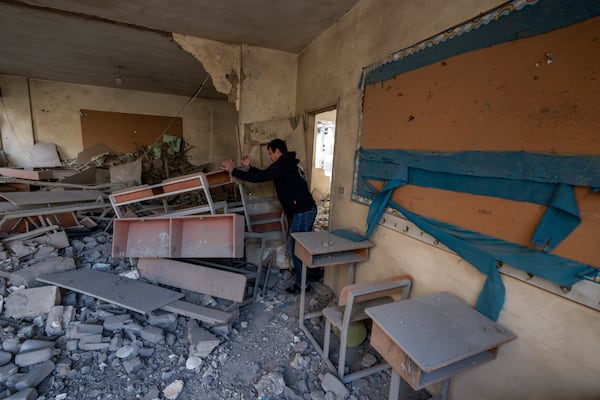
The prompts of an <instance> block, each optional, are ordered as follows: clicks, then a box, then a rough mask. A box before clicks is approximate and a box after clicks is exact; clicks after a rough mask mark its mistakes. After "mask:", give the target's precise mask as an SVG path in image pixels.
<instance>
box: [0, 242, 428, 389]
mask: <svg viewBox="0 0 600 400" xmlns="http://www.w3.org/2000/svg"><path fill="white" fill-rule="evenodd" d="M71 243H72V245H73V249H72V251H73V252H74V257H75V259H76V263H77V265H78V267H80V268H95V269H98V268H100V269H103V270H104V271H106V272H112V273H121V274H123V273H131V271H132V270H133V268H132V265H130V264H129V261H128V260H123V259H112V258H111V257H110V244H111V242H110V235H108V234H106V233H103V232H101V233H99V234H94V235H91V236H88V237H85V238H77V239H72V240H71ZM132 261H133V262H134V264H135V260H132ZM292 282H293V279H292V276H291V274H290V272H289V271H288V270H279V269H277V268H275V269H274V271H273V272H272V274H271V279H270V281H269V286H270V288H269V289H268V290H267V291H266V292H265V293H264V295H262V296H259V298H258V301H256V302H253V303H249V304H247V305H245V306H241V307H240V308H239V315H238V317H237V318H236V319H235V321H234V322H233V323H232V324H231V325H230V326H227V327H218V328H217V327H211V326H206V325H202V324H201V323H200V324H199V326H200V328H201V329H203V330H206V331H207V332H210V334H212V335H214V337H215V338H217V339H218V343H217V344H215V346H214V348H212V349H211V350H210V353H209V354H208V355H206V356H204V357H199V358H198V357H196V358H194V357H190V339H189V335H188V329H189V326H190V324H195V323H196V322H195V321H194V320H191V319H190V318H187V317H181V316H175V315H173V314H169V313H164V314H158V317H155V316H150V317H148V316H143V315H141V314H137V313H134V312H131V311H127V310H124V309H122V308H121V307H119V306H116V305H113V304H108V303H106V302H103V301H99V300H97V299H94V298H92V297H89V296H86V295H82V294H79V293H75V292H72V291H69V290H65V289H62V290H61V291H62V300H61V305H71V306H73V307H74V312H73V316H72V318H71V321H70V325H71V326H73V325H76V324H91V325H94V324H95V325H102V324H103V322H104V321H105V320H106V319H107V318H110V317H111V316H115V315H126V316H129V317H130V319H131V322H129V323H127V325H126V327H125V328H123V329H113V330H108V329H107V328H106V325H104V330H103V331H102V340H101V342H103V343H105V344H106V346H105V348H103V349H98V350H88V349H81V345H80V346H79V347H77V346H75V347H73V338H72V336H70V335H69V330H68V329H67V330H66V332H65V334H64V335H54V336H49V335H48V334H47V333H46V331H45V326H46V324H45V319H46V318H47V316H46V315H41V316H38V317H36V318H31V319H29V318H21V319H18V320H16V319H12V318H7V317H6V313H5V314H3V317H2V318H1V319H0V325H1V327H2V331H1V333H0V335H1V337H2V346H3V350H4V351H0V353H2V355H3V356H5V357H0V358H3V359H4V360H7V359H11V358H12V362H14V361H15V360H16V358H17V357H16V356H14V355H15V354H17V355H18V353H19V349H18V348H19V346H23V343H25V342H26V341H27V340H28V339H36V340H44V341H48V342H51V345H52V348H53V352H54V353H53V354H54V355H53V356H52V357H51V359H50V360H51V361H52V362H53V363H54V364H55V366H56V368H55V369H54V370H53V371H52V372H51V373H50V374H49V375H48V376H47V377H46V378H45V379H44V380H43V381H42V382H41V383H39V384H38V385H37V386H36V388H35V389H36V391H37V393H38V395H39V396H40V397H39V398H41V399H56V400H64V399H73V400H75V399H77V400H80V399H98V398H102V399H146V400H148V399H265V400H266V399H314V400H316V399H336V398H344V396H345V398H347V399H371V400H377V399H387V397H388V389H389V381H390V374H389V372H382V373H378V374H375V375H372V376H370V377H367V378H363V379H360V380H357V381H354V382H353V383H352V384H348V385H346V388H347V389H348V393H341V394H340V393H339V392H338V396H341V397H336V393H335V392H334V391H331V390H329V391H328V389H330V388H327V387H323V385H322V384H321V379H320V376H322V374H326V373H327V372H328V370H327V367H326V365H325V363H324V362H323V361H322V359H321V357H320V356H319V355H318V353H317V352H316V351H315V349H314V348H313V346H312V344H310V342H309V341H308V340H307V338H306V337H305V335H304V334H303V333H302V332H301V330H300V329H299V327H298V320H297V315H298V300H299V295H292V294H288V293H287V292H286V291H285V288H286V287H288V286H289V285H290V284H291V283H292ZM14 289H15V288H11V287H10V286H9V287H7V291H6V292H5V293H7V294H8V293H9V292H10V291H11V290H14ZM186 300H188V301H194V302H198V303H201V304H205V305H208V306H211V307H217V308H220V307H222V306H223V305H222V304H219V303H218V301H217V300H216V299H213V298H210V297H208V296H203V295H200V294H196V293H191V292H186ZM332 301H335V299H334V294H333V293H332V292H331V290H330V289H329V288H328V287H327V286H325V285H324V284H322V283H318V282H315V283H313V289H312V290H311V291H310V294H309V296H308V300H307V304H308V308H309V309H319V308H322V307H323V306H325V305H327V304H329V303H330V302H332ZM307 324H308V325H309V326H310V327H311V331H313V332H314V333H315V336H316V337H318V338H322V334H323V323H322V321H321V319H320V318H314V319H312V320H310V321H307ZM148 327H151V328H152V329H157V330H158V332H159V333H160V335H158V337H157V339H156V340H150V339H148V338H147V337H144V336H143V335H142V334H141V329H143V328H148ZM11 343H12V347H11V345H10V344H11ZM108 343H110V347H108ZM15 346H16V347H15ZM332 346H333V352H334V353H336V349H335V347H336V342H335V340H334V343H332ZM126 350H133V354H131V355H129V356H127V355H125V356H124V355H123V353H124V352H125V351H126ZM21 351H22V350H21ZM367 353H371V354H375V353H374V350H373V349H372V348H370V346H368V341H366V342H365V343H364V344H363V345H361V346H359V347H356V348H353V349H351V350H350V352H349V354H348V358H349V362H350V363H352V365H360V363H361V361H362V359H363V357H364V356H365V354H367ZM336 354H337V353H336ZM12 362H9V363H5V364H3V365H2V366H0V398H5V397H6V396H7V395H9V393H14V392H15V390H16V389H15V387H14V386H15V382H18V381H19V380H22V379H23V376H24V375H21V374H26V373H28V372H30V371H31V370H33V369H35V368H36V367H37V366H38V365H39V364H38V365H32V366H25V367H20V368H18V371H17V370H16V369H15V368H12V369H11V368H9V367H10V365H12ZM427 397H428V394H427V393H426V392H421V393H419V394H411V395H410V396H409V398H410V399H419V398H427Z"/></svg>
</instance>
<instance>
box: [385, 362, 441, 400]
mask: <svg viewBox="0 0 600 400" xmlns="http://www.w3.org/2000/svg"><path fill="white" fill-rule="evenodd" d="M400 382H402V378H401V377H400V374H398V373H397V372H396V371H394V369H393V368H392V380H391V381H390V394H389V396H388V399H389V400H399V396H400ZM449 389H450V378H447V379H445V380H444V381H443V382H442V390H440V393H438V394H437V395H435V396H434V397H432V398H431V399H430V400H447V399H448V391H449Z"/></svg>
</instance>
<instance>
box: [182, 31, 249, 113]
mask: <svg viewBox="0 0 600 400" xmlns="http://www.w3.org/2000/svg"><path fill="white" fill-rule="evenodd" d="M173 40H175V42H176V43H177V44H179V45H180V46H181V48H182V49H183V50H185V51H187V52H188V53H190V54H191V55H193V56H194V57H196V59H198V61H200V62H201V63H202V66H203V67H204V69H206V71H207V72H208V73H209V74H210V76H211V78H212V81H213V84H214V85H215V89H217V91H218V92H220V93H224V94H226V95H227V96H229V101H230V102H231V103H235V105H236V109H237V110H239V98H240V96H239V86H240V85H239V83H240V69H241V55H240V54H241V47H240V46H238V45H233V44H227V43H222V42H217V41H214V40H208V39H202V38H198V37H195V36H187V35H181V34H178V33H173Z"/></svg>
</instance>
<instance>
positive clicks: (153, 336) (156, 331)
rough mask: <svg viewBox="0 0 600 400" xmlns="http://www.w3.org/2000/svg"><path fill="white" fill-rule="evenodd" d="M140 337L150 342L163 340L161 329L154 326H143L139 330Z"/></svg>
mask: <svg viewBox="0 0 600 400" xmlns="http://www.w3.org/2000/svg"><path fill="white" fill-rule="evenodd" d="M140 336H141V337H142V339H144V340H147V341H149V342H150V343H162V342H164V340H165V336H164V334H163V330H162V329H160V328H158V327H156V326H145V327H143V328H142V330H141V331H140Z"/></svg>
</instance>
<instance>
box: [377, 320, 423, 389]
mask: <svg viewBox="0 0 600 400" xmlns="http://www.w3.org/2000/svg"><path fill="white" fill-rule="evenodd" d="M371 346H373V348H374V349H375V350H377V352H378V353H379V354H381V356H382V357H383V358H385V360H386V361H387V362H388V363H389V364H390V365H391V366H392V368H393V369H394V371H396V372H397V373H399V374H400V376H402V378H403V379H404V380H405V381H406V382H408V384H409V385H410V386H411V387H412V388H413V389H415V390H419V389H422V386H421V374H422V370H421V369H420V368H419V366H418V365H416V364H415V363H414V362H413V361H412V360H411V359H410V357H408V355H407V354H406V353H405V352H404V351H402V349H401V348H400V347H399V346H398V345H396V343H394V342H393V341H392V340H391V339H390V337H389V336H388V335H387V334H386V333H385V332H384V331H383V330H382V329H381V327H380V326H379V325H378V324H377V323H376V322H373V327H372V329H371Z"/></svg>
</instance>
